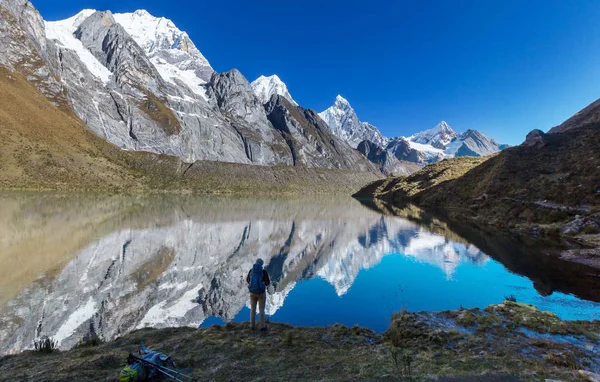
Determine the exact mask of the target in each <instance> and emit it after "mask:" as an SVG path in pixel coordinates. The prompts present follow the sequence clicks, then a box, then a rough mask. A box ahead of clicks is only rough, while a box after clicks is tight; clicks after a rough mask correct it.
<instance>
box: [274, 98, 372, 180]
mask: <svg viewBox="0 0 600 382" xmlns="http://www.w3.org/2000/svg"><path fill="white" fill-rule="evenodd" d="M264 107H265V110H266V112H267V118H268V120H269V122H270V123H271V124H272V126H273V127H274V128H275V130H277V131H278V132H279V133H280V134H281V136H282V137H283V139H285V141H286V143H287V145H288V147H289V150H290V152H291V153H292V164H293V165H297V164H303V165H312V166H315V167H325V168H328V167H333V168H354V169H357V170H360V171H364V172H367V171H372V172H375V171H377V170H376V168H375V166H373V165H372V164H371V163H369V162H367V161H365V160H364V159H365V158H364V157H363V156H362V155H361V154H360V153H359V152H358V151H354V152H353V151H351V150H347V145H346V144H345V143H344V142H340V141H338V140H336V138H335V137H334V136H333V134H332V133H331V132H330V131H329V129H328V128H327V125H326V124H325V122H324V121H323V120H322V119H321V118H320V117H319V115H318V114H317V113H315V112H314V111H312V110H310V109H304V108H302V107H300V106H296V105H294V104H293V103H291V102H290V101H289V100H288V99H287V98H285V97H284V96H280V95H273V96H272V97H271V99H270V100H269V102H268V103H266V104H265V105H264Z"/></svg>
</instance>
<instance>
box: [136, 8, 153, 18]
mask: <svg viewBox="0 0 600 382" xmlns="http://www.w3.org/2000/svg"><path fill="white" fill-rule="evenodd" d="M133 14H135V15H138V16H144V17H147V16H152V15H151V14H150V13H149V12H148V11H147V10H145V9H138V10H137V11H135V12H133Z"/></svg>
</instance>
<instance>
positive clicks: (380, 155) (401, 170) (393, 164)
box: [356, 140, 421, 176]
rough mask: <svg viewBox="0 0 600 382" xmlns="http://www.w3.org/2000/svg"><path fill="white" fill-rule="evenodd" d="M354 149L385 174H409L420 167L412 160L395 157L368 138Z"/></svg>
mask: <svg viewBox="0 0 600 382" xmlns="http://www.w3.org/2000/svg"><path fill="white" fill-rule="evenodd" d="M356 149H357V150H358V151H359V152H361V153H362V154H363V155H364V156H365V157H366V158H367V159H368V160H370V161H371V162H373V163H374V164H375V165H376V166H377V168H379V170H380V171H381V172H382V173H384V174H385V175H387V176H403V175H410V174H412V173H413V172H415V171H418V170H419V169H420V168H421V167H420V166H419V165H417V164H415V163H413V162H409V161H406V160H400V159H397V158H396V157H395V156H394V155H392V153H390V152H389V151H388V150H385V149H382V148H381V147H379V146H378V145H376V144H375V143H373V142H371V141H368V140H364V141H362V142H360V143H359V144H358V147H357V148H356ZM396 152H398V151H396Z"/></svg>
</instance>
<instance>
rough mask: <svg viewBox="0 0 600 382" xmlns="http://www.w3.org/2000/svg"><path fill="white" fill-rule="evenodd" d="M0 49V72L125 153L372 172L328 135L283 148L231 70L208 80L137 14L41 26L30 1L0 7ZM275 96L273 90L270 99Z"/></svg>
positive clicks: (153, 20)
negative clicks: (18, 77) (15, 76)
mask: <svg viewBox="0 0 600 382" xmlns="http://www.w3.org/2000/svg"><path fill="white" fill-rule="evenodd" d="M6 41H9V42H11V43H10V44H7V43H5V42H6ZM0 49H1V51H2V52H3V54H2V55H0V56H1V57H0V65H2V66H4V67H8V68H9V69H10V70H15V71H19V72H20V73H21V74H23V75H24V76H25V77H27V78H31V81H32V83H33V84H34V85H35V86H36V87H37V88H38V89H39V90H40V91H41V92H42V93H43V94H44V95H45V96H46V97H48V98H49V99H50V100H51V101H52V102H54V104H55V105H61V106H66V107H67V108H70V109H72V111H73V112H74V113H75V114H76V115H77V116H78V117H79V118H80V119H81V120H82V121H83V122H84V123H85V124H86V125H87V126H88V127H89V128H90V129H91V130H92V131H93V132H95V133H96V134H97V135H98V136H100V137H101V138H104V139H105V140H107V141H108V142H110V143H112V144H114V145H116V146H117V147H119V148H121V149H124V150H139V151H146V152H152V153H157V154H166V155H170V156H175V157H178V158H180V159H181V160H183V161H184V162H187V163H193V162H194V161H197V160H209V161H219V162H234V163H243V164H254V165H265V166H272V165H287V166H294V165H299V166H307V167H325V168H331V169H333V168H341V169H352V170H356V171H359V172H365V171H366V172H369V173H371V172H372V173H376V172H377V170H376V168H375V166H374V165H373V164H372V163H370V162H369V161H368V160H366V159H365V158H364V157H363V156H362V155H360V154H359V153H357V152H356V151H355V150H354V149H353V148H352V147H350V146H349V145H348V144H347V143H346V142H344V141H342V140H341V139H339V138H338V137H335V136H328V137H327V139H328V142H327V143H325V142H323V141H322V139H325V138H323V137H322V136H321V135H316V136H315V137H314V138H313V139H312V140H311V141H310V142H308V143H310V144H309V145H307V146H306V147H304V146H302V147H300V146H299V145H301V143H299V142H296V143H295V144H296V147H294V148H291V147H290V146H289V145H288V141H287V137H286V136H285V134H287V132H285V131H281V130H278V129H277V128H275V127H273V125H272V124H271V122H270V121H269V118H268V115H267V113H266V110H265V107H264V105H263V102H261V100H259V98H258V97H257V96H256V95H255V93H254V90H253V88H252V86H251V85H250V83H249V82H248V80H247V79H246V78H245V77H244V76H243V75H242V74H241V73H240V72H239V71H238V70H235V69H233V70H231V71H229V72H225V73H216V72H215V71H214V70H213V68H212V67H211V65H210V63H209V62H208V60H207V59H206V58H205V57H204V56H203V55H202V53H201V52H200V50H199V49H198V48H197V47H196V45H195V44H194V42H192V40H191V38H190V36H189V35H188V34H187V33H186V32H184V31H182V30H180V29H179V28H177V26H176V25H175V24H174V23H173V22H172V21H171V20H168V19H166V18H164V17H155V16H153V15H151V14H149V13H148V12H147V11H144V10H138V11H135V12H132V13H118V14H113V13H111V12H110V11H104V12H99V11H95V10H93V9H85V10H83V11H81V12H79V13H78V14H76V15H74V16H73V17H70V18H68V19H65V20H60V21H48V22H45V21H44V20H43V19H42V17H41V16H40V14H39V13H38V12H37V10H36V9H35V8H34V7H33V6H32V5H31V3H28V2H27V1H24V0H2V1H0ZM4 53H6V54H4ZM283 87H285V85H283ZM281 90H282V89H279V87H277V86H275V90H274V91H275V92H276V93H279V92H280V91H281ZM281 92H283V91H281ZM282 95H283V96H285V97H289V92H287V94H282ZM289 99H290V102H293V100H292V99H291V97H289ZM294 118H296V116H295V115H292V116H290V117H289V119H290V121H291V122H290V123H294V121H292V120H293V119H294ZM296 122H297V121H296ZM294 150H296V151H294ZM332 150H333V151H332ZM297 152H302V153H303V154H305V155H302V156H296V154H297Z"/></svg>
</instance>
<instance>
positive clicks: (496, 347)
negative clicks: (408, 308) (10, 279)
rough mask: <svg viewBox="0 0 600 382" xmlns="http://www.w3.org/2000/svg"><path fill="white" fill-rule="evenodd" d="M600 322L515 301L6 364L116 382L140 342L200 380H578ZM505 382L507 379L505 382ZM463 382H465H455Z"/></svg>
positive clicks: (37, 373)
mask: <svg viewBox="0 0 600 382" xmlns="http://www.w3.org/2000/svg"><path fill="white" fill-rule="evenodd" d="M599 332H600V322H598V321H596V322H578V321H561V320H560V319H558V317H556V316H555V315H554V314H552V313H545V312H540V311H539V310H537V309H536V308H534V307H532V306H530V305H525V304H519V303H514V302H508V301H507V302H504V303H503V304H499V305H492V306H489V307H487V308H486V309H484V310H481V309H460V310H457V311H447V312H438V313H426V312H421V313H408V312H401V313H398V314H395V315H394V316H393V317H392V324H391V326H390V328H389V329H388V331H387V332H386V333H385V334H384V335H380V334H377V333H374V332H372V331H370V330H368V329H363V328H359V327H356V326H355V327H352V328H348V327H345V326H342V325H333V326H331V327H327V328H296V327H291V326H289V325H284V324H273V325H271V328H270V330H269V331H268V332H267V333H261V332H257V331H251V330H250V328H249V323H242V324H237V323H228V324H226V325H225V326H217V325H214V326H212V327H210V328H207V329H194V328H172V329H160V330H155V329H143V330H140V331H137V332H134V333H131V334H128V335H126V336H124V337H121V338H118V339H116V340H115V341H112V342H109V343H105V344H102V345H99V346H90V345H87V346H86V345H85V344H82V345H81V346H79V347H77V348H75V349H73V350H70V351H66V352H58V351H55V352H52V353H40V352H33V351H29V352H24V353H21V354H18V355H14V356H7V357H4V358H1V359H0V375H2V377H0V378H6V379H7V380H36V379H40V380H44V381H64V380H73V379H75V380H91V379H94V380H114V379H115V378H116V376H117V375H118V373H119V371H120V370H121V369H122V368H123V367H124V366H125V359H126V358H127V355H128V354H129V352H130V351H135V350H136V348H137V345H138V344H139V343H140V341H145V342H146V344H147V345H148V346H150V347H151V348H153V349H155V350H157V351H162V352H164V353H167V354H169V355H171V356H172V357H173V359H174V360H175V361H176V362H177V363H178V366H179V367H182V368H192V369H193V370H189V371H187V373H188V374H191V376H192V377H194V378H195V380H202V381H207V380H215V381H231V380H242V379H247V380H277V381H289V380H308V381H314V380H320V381H340V380H344V381H347V380H378V381H379V380H381V381H383V380H385V381H388V380H389V381H391V380H439V381H490V380H492V381H516V380H542V381H543V380H544V378H552V379H560V380H574V379H577V376H578V375H579V371H578V370H581V369H587V370H598V368H599V367H600V362H599V361H598V359H597V356H596V355H597V354H596V353H595V352H594V350H593V349H594V346H597V345H598V343H599V337H598V333H599ZM501 375H502V376H503V377H499V376H501ZM455 378H456V379H455Z"/></svg>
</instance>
